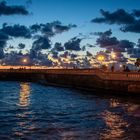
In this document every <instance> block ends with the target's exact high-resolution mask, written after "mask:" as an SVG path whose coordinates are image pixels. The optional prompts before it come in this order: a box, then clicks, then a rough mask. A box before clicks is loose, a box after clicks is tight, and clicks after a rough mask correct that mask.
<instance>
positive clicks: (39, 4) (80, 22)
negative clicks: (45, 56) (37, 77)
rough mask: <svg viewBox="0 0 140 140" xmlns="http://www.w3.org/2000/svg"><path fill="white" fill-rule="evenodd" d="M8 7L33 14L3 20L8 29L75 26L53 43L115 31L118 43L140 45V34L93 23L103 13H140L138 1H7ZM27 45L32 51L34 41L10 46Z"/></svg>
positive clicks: (87, 40) (89, 40)
mask: <svg viewBox="0 0 140 140" xmlns="http://www.w3.org/2000/svg"><path fill="white" fill-rule="evenodd" d="M7 4H8V5H24V6H26V8H27V10H28V11H29V12H30V14H29V15H27V16H21V15H20V16H18V15H14V16H13V15H12V16H1V17H0V18H1V23H0V24H1V25H2V24H3V23H5V22H6V23H8V24H9V25H13V24H21V25H26V26H30V25H32V24H35V23H47V22H52V21H54V20H59V21H61V22H62V23H64V24H70V23H71V24H76V25H77V28H73V29H71V30H70V31H68V32H64V33H62V34H59V35H56V36H55V37H53V38H52V43H53V44H54V43H55V42H57V41H59V42H62V43H64V42H66V41H68V40H69V39H70V38H72V37H74V36H77V35H78V34H79V33H82V34H84V35H88V34H89V33H90V32H99V31H102V32H103V31H106V30H108V29H112V32H113V36H116V37H117V38H118V39H128V40H130V41H134V42H137V40H138V38H139V34H138V33H123V32H121V31H120V30H119V27H118V26H116V25H107V24H97V23H91V22H90V21H91V20H92V19H93V18H95V17H99V16H100V15H101V14H100V12H99V11H100V9H104V10H107V11H110V12H113V11H115V10H117V9H121V8H122V9H125V10H126V11H128V12H130V11H131V10H133V9H139V5H140V1H139V0H7ZM95 41H96V36H93V37H92V39H85V40H83V41H82V44H86V43H91V44H95ZM17 42H18V43H19V42H24V43H25V44H26V46H27V47H31V45H32V40H23V39H20V38H19V39H16V41H15V40H11V41H10V42H9V44H10V43H12V44H13V45H17V44H18V43H17Z"/></svg>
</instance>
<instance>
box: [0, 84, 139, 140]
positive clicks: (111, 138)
mask: <svg viewBox="0 0 140 140" xmlns="http://www.w3.org/2000/svg"><path fill="white" fill-rule="evenodd" d="M0 91H1V92H0V139H5V140H16V139H17V140H19V139H29V140H38V139H41V140H48V139H49V140H72V139H73V140H100V139H101V140H123V139H124V140H126V139H127V140H131V139H139V137H140V133H139V132H140V102H139V101H137V102H135V101H132V100H130V99H128V100H127V99H126V100H123V99H119V98H116V97H114V98H110V97H107V96H106V97H105V96H104V97H103V96H95V95H93V93H87V92H82V91H77V90H71V89H66V88H58V87H44V86H41V85H37V84H32V83H26V82H25V83H24V82H22V83H20V82H0Z"/></svg>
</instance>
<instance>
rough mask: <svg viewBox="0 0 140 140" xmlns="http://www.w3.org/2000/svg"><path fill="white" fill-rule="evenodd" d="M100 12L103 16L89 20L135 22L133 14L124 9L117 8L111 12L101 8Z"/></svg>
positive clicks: (115, 22)
mask: <svg viewBox="0 0 140 140" xmlns="http://www.w3.org/2000/svg"><path fill="white" fill-rule="evenodd" d="M100 12H101V14H102V16H103V17H100V18H95V19H93V20H92V21H91V22H94V23H108V24H132V23H134V22H135V18H134V16H133V15H132V14H131V13H128V12H126V11H125V10H124V9H118V10H116V11H115V12H112V13H111V12H109V11H104V10H103V9H101V10H100Z"/></svg>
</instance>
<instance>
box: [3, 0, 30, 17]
mask: <svg viewBox="0 0 140 140" xmlns="http://www.w3.org/2000/svg"><path fill="white" fill-rule="evenodd" d="M28 14H29V12H28V11H27V10H26V8H25V7H24V6H15V5H14V6H8V5H7V3H6V1H2V2H0V16H2V15H6V16H9V15H28Z"/></svg>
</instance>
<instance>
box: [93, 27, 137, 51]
mask: <svg viewBox="0 0 140 140" xmlns="http://www.w3.org/2000/svg"><path fill="white" fill-rule="evenodd" d="M95 34H96V35H99V38H97V40H96V43H97V45H99V47H101V48H106V49H107V50H108V51H111V50H114V51H117V52H126V50H127V49H130V48H131V49H133V48H134V46H135V43H133V42H130V41H129V40H118V39H117V38H116V37H112V36H111V34H112V31H111V30H108V31H106V32H99V33H95Z"/></svg>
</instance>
